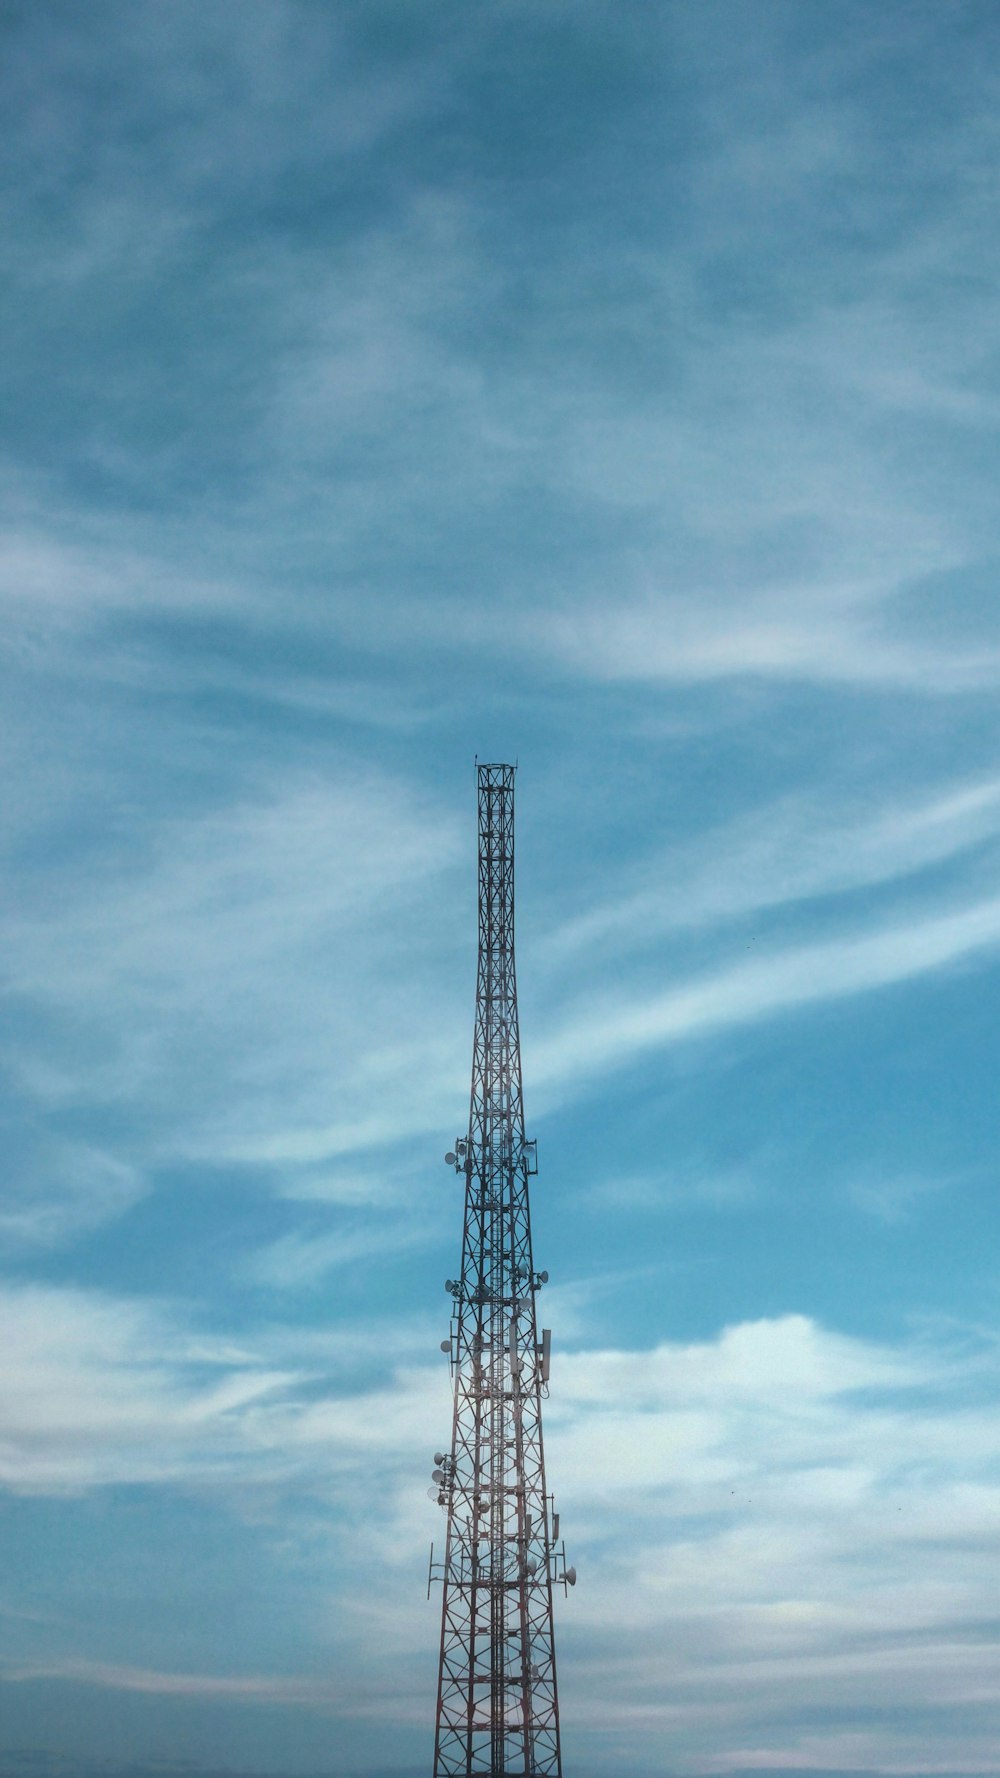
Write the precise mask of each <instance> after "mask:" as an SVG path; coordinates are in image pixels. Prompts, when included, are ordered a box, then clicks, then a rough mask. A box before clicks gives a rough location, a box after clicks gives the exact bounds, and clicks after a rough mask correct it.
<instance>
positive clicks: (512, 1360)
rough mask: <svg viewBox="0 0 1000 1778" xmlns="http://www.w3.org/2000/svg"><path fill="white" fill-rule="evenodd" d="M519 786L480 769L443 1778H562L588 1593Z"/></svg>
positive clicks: (456, 1323)
mask: <svg viewBox="0 0 1000 1778" xmlns="http://www.w3.org/2000/svg"><path fill="white" fill-rule="evenodd" d="M514 771H515V768H514V767H513V766H508V765H477V776H478V786H479V966H478V971H477V979H476V1022H475V1034H474V1038H473V1045H472V1097H471V1102H470V1107H469V1127H468V1131H467V1133H466V1135H464V1136H462V1137H460V1138H459V1139H458V1140H457V1141H456V1143H455V1149H454V1152H453V1153H449V1154H447V1155H446V1156H445V1161H446V1163H447V1164H448V1165H449V1166H452V1167H454V1169H455V1171H456V1173H458V1174H459V1175H460V1176H462V1177H464V1179H465V1224H464V1231H463V1235H462V1266H461V1273H460V1276H459V1277H458V1278H457V1279H455V1280H451V1279H449V1281H448V1283H447V1285H446V1287H445V1288H446V1289H447V1290H448V1291H449V1292H450V1294H451V1296H452V1299H453V1309H452V1322H451V1331H450V1334H449V1337H448V1339H447V1340H444V1341H442V1345H441V1350H442V1351H443V1352H446V1353H447V1354H448V1358H449V1362H450V1365H451V1371H452V1376H453V1379H454V1413H453V1419H452V1436H451V1446H450V1449H449V1450H447V1451H439V1452H438V1453H437V1455H436V1457H435V1459H434V1463H435V1468H434V1478H433V1486H432V1487H431V1489H430V1490H429V1492H430V1495H431V1497H432V1498H433V1499H436V1500H437V1501H438V1502H439V1504H440V1505H441V1506H443V1507H444V1508H445V1509H446V1511H447V1515H448V1529H447V1535H446V1541H445V1551H444V1559H443V1561H439V1562H437V1563H435V1561H434V1550H433V1547H432V1549H431V1562H430V1569H429V1573H428V1594H429V1593H430V1583H431V1581H432V1580H440V1581H441V1582H442V1583H443V1588H444V1596H443V1600H442V1607H441V1654H440V1667H439V1675H438V1695H437V1726H436V1734H435V1741H434V1778H477V1775H479V1774H489V1775H490V1778H562V1758H561V1754H560V1748H559V1700H558V1694H557V1690H556V1653H555V1640H554V1635H553V1621H552V1595H553V1589H554V1587H555V1586H557V1585H562V1586H563V1587H564V1588H566V1587H570V1586H575V1584H576V1571H575V1569H573V1568H567V1566H566V1550H565V1545H560V1542H559V1514H558V1513H557V1512H555V1511H554V1509H553V1503H552V1497H551V1495H549V1494H547V1493H546V1488H545V1457H544V1451H543V1446H542V1398H543V1397H544V1396H547V1395H548V1383H549V1363H550V1357H551V1336H550V1334H549V1331H548V1329H543V1331H542V1333H541V1337H539V1333H538V1325H537V1319H536V1296H537V1293H538V1291H539V1290H540V1289H541V1287H542V1285H543V1284H545V1283H546V1281H547V1279H548V1273H547V1272H536V1271H535V1269H534V1259H533V1257H532V1251H531V1218H530V1215H529V1210H528V1180H529V1178H530V1177H532V1175H534V1174H535V1173H536V1172H537V1160H536V1145H535V1143H534V1141H530V1142H529V1141H528V1140H527V1139H526V1138H525V1134H524V1106H523V1102H522V1091H521V1046H520V1037H519V1033H518V1021H517V983H516V980H515V975H514Z"/></svg>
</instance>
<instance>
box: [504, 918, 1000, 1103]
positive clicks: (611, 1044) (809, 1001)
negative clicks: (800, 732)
mask: <svg viewBox="0 0 1000 1778" xmlns="http://www.w3.org/2000/svg"><path fill="white" fill-rule="evenodd" d="M998 945H1000V901H998V900H996V899H989V900H984V901H980V902H976V903H973V904H972V905H971V906H967V907H964V908H959V909H958V910H957V911H954V912H949V913H938V914H930V915H926V916H924V917H923V918H913V917H912V916H911V917H910V918H909V920H908V921H906V922H903V921H902V920H897V921H894V922H893V923H892V924H885V925H884V926H883V927H882V928H881V929H880V930H876V931H874V932H867V933H862V935H861V936H858V937H843V938H838V939H833V940H829V941H826V942H824V943H818V944H804V945H801V946H799V947H788V948H787V949H784V950H776V951H774V952H772V953H771V954H770V955H766V956H761V957H759V958H756V959H755V960H754V961H753V962H751V963H738V964H729V965H723V966H722V967H721V968H719V969H718V970H717V971H715V972H713V973H707V974H705V975H704V976H702V977H700V978H696V979H695V980H693V981H689V982H686V983H683V984H682V985H681V986H680V987H676V988H670V989H668V990H666V991H665V992H663V993H661V994H658V995H648V994H646V995H640V994H638V993H636V994H635V995H634V996H633V997H632V998H626V997H624V996H618V997H612V996H610V995H604V996H602V997H600V998H598V997H597V996H592V997H591V998H590V999H589V1000H588V1002H587V1003H586V1005H583V1006H580V1007H577V1008H575V1009H573V1011H572V1012H571V1013H570V1014H569V1015H568V1016H566V1015H564V1018H563V1021H562V1023H561V1025H560V1026H559V1027H557V1028H556V1030H555V1031H554V1032H550V1034H549V1035H548V1036H543V1037H542V1039H541V1040H540V1041H538V1042H535V1043H526V1044H525V1053H526V1066H527V1068H528V1070H529V1073H530V1077H531V1079H532V1080H533V1081H534V1082H535V1083H536V1085H537V1086H538V1088H539V1089H540V1090H545V1089H548V1090H549V1091H550V1092H551V1091H553V1090H555V1091H559V1092H563V1091H565V1090H566V1088H567V1085H568V1083H570V1082H572V1081H575V1080H581V1079H583V1078H584V1077H586V1076H589V1075H593V1074H594V1073H596V1072H600V1071H602V1070H605V1069H608V1068H615V1067H620V1066H622V1064H623V1063H625V1062H626V1061H628V1060H629V1059H631V1058H633V1057H636V1056H639V1055H641V1054H643V1053H644V1052H646V1051H649V1050H653V1049H657V1048H661V1047H663V1046H665V1045H669V1044H674V1043H682V1042H687V1041H690V1040H691V1039H692V1038H697V1037H701V1036H704V1035H707V1034H709V1033H712V1032H717V1031H725V1030H728V1029H732V1028H735V1027H739V1026H742V1025H747V1024H752V1023H756V1022H757V1021H760V1020H764V1019H769V1018H773V1017H775V1016H777V1015H779V1014H782V1013H789V1012H794V1011H797V1010H800V1009H803V1008H806V1007H810V1006H815V1005H818V1004H821V1003H822V1002H824V1001H828V1000H838V999H842V998H844V997H847V996H851V995H855V994H865V993H870V992H873V991H874V990H876V989H878V988H886V987H892V986H894V985H896V984H898V983H902V982H907V981H913V980H917V979H919V978H921V977H923V976H927V975H929V974H931V973H933V972H935V971H938V970H944V969H947V968H949V967H956V966H960V965H961V964H962V963H964V962H965V961H966V960H968V959H970V958H973V957H975V956H977V955H980V956H983V955H988V954H989V953H990V952H992V951H994V950H995V949H996V947H997V946H998Z"/></svg>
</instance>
